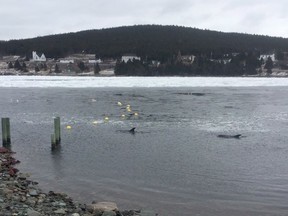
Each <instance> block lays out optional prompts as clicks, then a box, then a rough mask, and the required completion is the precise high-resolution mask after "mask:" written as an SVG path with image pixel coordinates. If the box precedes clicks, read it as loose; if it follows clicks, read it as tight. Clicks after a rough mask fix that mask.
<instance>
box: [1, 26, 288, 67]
mask: <svg viewBox="0 0 288 216" xmlns="http://www.w3.org/2000/svg"><path fill="white" fill-rule="evenodd" d="M33 50H36V51H37V52H39V53H45V55H46V57H50V58H58V57H64V56H67V55H69V54H73V53H79V52H82V51H85V52H86V53H94V54H96V55H97V56H99V57H100V58H105V57H113V58H117V57H120V56H121V55H122V54H125V53H135V54H136V55H138V56H140V57H141V58H142V59H143V58H146V59H148V60H149V59H156V60H160V61H162V62H164V61H166V60H167V59H169V58H170V57H171V56H173V55H175V54H177V53H178V52H179V51H181V54H182V55H186V54H193V55H200V54H201V55H211V54H213V57H214V58H217V56H218V55H219V56H222V55H223V54H225V53H232V52H251V51H253V52H258V53H267V52H271V51H275V50H281V51H287V50H288V39H284V38H277V37H268V36H260V35H249V34H239V33H223V32H217V31H210V30H200V29H195V28H187V27H177V26H160V25H142V26H128V27H118V28H109V29H101V30H88V31H81V32H77V33H67V34H59V35H50V36H44V37H37V38H32V39H24V40H11V41H4V42H3V41H2V42H0V55H21V56H25V55H26V56H31V52H32V51H33Z"/></svg>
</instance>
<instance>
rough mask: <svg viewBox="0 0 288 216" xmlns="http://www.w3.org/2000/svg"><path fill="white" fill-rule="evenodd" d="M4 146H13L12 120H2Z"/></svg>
mask: <svg viewBox="0 0 288 216" xmlns="http://www.w3.org/2000/svg"><path fill="white" fill-rule="evenodd" d="M1 125H2V144H3V146H7V145H10V144H11V133H10V119H9V118H2V119H1Z"/></svg>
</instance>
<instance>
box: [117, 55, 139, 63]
mask: <svg viewBox="0 0 288 216" xmlns="http://www.w3.org/2000/svg"><path fill="white" fill-rule="evenodd" d="M129 60H130V61H133V60H139V61H140V57H138V56H136V55H134V54H127V55H123V56H122V58H121V61H124V62H125V63H127V62H128V61H129Z"/></svg>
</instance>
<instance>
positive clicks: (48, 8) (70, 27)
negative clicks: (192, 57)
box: [0, 0, 288, 40]
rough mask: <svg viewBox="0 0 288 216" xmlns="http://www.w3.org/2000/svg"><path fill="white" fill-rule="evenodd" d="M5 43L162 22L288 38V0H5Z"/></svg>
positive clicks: (1, 15)
mask: <svg viewBox="0 0 288 216" xmlns="http://www.w3.org/2000/svg"><path fill="white" fill-rule="evenodd" d="M0 3H1V6H0V20H1V22H0V26H1V30H0V40H9V39H20V38H31V37H37V36H44V35H50V34H58V33H66V32H76V31H81V30H88V29H101V28H109V27H117V26H123V25H126V26H127V25H138V24H162V25H180V26H187V27H196V28H200V29H210V30H217V31H223V32H240V33H251V34H261V35H270V36H280V37H287V38H288V12H287V9H288V0H0Z"/></svg>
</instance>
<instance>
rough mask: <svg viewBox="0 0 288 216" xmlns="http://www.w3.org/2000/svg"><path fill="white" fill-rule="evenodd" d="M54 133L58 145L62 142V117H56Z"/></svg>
mask: <svg viewBox="0 0 288 216" xmlns="http://www.w3.org/2000/svg"><path fill="white" fill-rule="evenodd" d="M54 134H55V139H56V145H58V144H60V142H61V127H60V117H56V118H54Z"/></svg>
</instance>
